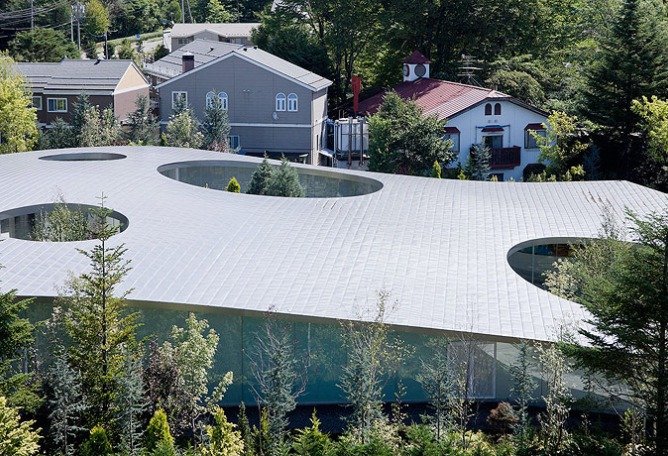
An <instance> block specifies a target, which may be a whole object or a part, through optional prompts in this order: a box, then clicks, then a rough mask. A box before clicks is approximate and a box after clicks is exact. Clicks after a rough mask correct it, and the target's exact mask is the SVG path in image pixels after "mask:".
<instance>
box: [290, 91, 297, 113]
mask: <svg viewBox="0 0 668 456" xmlns="http://www.w3.org/2000/svg"><path fill="white" fill-rule="evenodd" d="M288 111H289V112H297V111H299V97H298V96H297V94H296V93H291V94H289V95H288Z"/></svg>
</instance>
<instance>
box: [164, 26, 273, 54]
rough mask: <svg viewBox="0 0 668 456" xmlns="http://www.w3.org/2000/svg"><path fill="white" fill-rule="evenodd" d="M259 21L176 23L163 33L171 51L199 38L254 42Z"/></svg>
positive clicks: (227, 41) (238, 42) (243, 42)
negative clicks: (254, 30)
mask: <svg viewBox="0 0 668 456" xmlns="http://www.w3.org/2000/svg"><path fill="white" fill-rule="evenodd" d="M259 25H260V23H258V22H246V23H240V22H230V23H223V24H174V26H173V27H172V30H171V31H170V32H169V34H168V35H167V36H164V35H163V42H164V43H166V46H167V48H168V49H169V51H170V52H171V51H175V50H177V49H178V48H180V47H181V46H185V45H186V44H188V43H192V42H193V41H195V40H198V39H206V40H213V41H221V42H224V43H232V44H241V45H244V46H247V45H249V44H252V41H251V34H252V31H253V29H254V28H257V27H258V26H259Z"/></svg>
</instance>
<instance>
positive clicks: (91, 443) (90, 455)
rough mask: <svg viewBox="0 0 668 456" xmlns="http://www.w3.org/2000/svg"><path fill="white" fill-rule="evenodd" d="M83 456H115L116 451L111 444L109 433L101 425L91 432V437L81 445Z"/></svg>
mask: <svg viewBox="0 0 668 456" xmlns="http://www.w3.org/2000/svg"><path fill="white" fill-rule="evenodd" d="M80 454H81V456H113V454H114V450H113V448H112V447H111V443H109V437H108V436H107V431H106V429H104V428H103V427H102V426H100V425H96V426H95V427H93V429H91V430H90V436H89V437H88V439H87V440H86V441H85V442H84V443H83V445H81V450H80Z"/></svg>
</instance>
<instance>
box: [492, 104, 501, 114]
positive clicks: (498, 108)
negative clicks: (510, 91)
mask: <svg viewBox="0 0 668 456" xmlns="http://www.w3.org/2000/svg"><path fill="white" fill-rule="evenodd" d="M494 115H495V116H500V115H501V103H496V104H495V105H494Z"/></svg>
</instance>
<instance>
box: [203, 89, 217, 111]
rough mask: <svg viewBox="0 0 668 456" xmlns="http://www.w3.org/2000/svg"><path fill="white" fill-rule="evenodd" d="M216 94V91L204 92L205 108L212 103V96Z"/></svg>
mask: <svg viewBox="0 0 668 456" xmlns="http://www.w3.org/2000/svg"><path fill="white" fill-rule="evenodd" d="M215 96H216V92H207V93H206V102H205V103H204V107H205V108H210V107H211V106H212V105H213V97H215Z"/></svg>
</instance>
